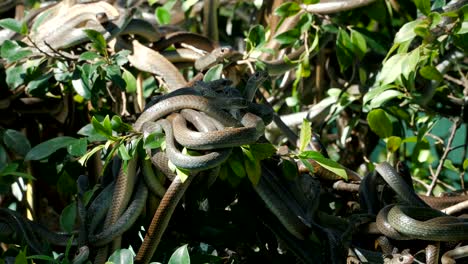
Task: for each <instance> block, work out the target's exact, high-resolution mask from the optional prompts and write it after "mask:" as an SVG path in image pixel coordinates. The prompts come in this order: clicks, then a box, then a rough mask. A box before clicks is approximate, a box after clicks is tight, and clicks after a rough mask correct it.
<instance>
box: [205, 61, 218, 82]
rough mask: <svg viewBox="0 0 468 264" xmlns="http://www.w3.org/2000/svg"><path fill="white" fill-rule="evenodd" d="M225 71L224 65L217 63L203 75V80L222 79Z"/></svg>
mask: <svg viewBox="0 0 468 264" xmlns="http://www.w3.org/2000/svg"><path fill="white" fill-rule="evenodd" d="M222 73H223V65H222V64H217V65H215V66H213V67H211V68H210V69H209V70H208V71H207V72H206V74H205V76H204V77H203V81H205V82H210V81H214V80H218V79H221V74H222Z"/></svg>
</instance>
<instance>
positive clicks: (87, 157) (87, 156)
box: [78, 145, 105, 166]
mask: <svg viewBox="0 0 468 264" xmlns="http://www.w3.org/2000/svg"><path fill="white" fill-rule="evenodd" d="M104 147H105V145H99V146H96V147H94V148H93V149H92V150H91V151H90V152H88V153H86V154H85V155H84V156H83V157H81V158H80V159H79V160H78V163H80V164H81V166H85V165H86V162H88V159H89V158H91V156H93V155H94V154H95V153H96V152H98V151H100V150H101V149H103V148H104Z"/></svg>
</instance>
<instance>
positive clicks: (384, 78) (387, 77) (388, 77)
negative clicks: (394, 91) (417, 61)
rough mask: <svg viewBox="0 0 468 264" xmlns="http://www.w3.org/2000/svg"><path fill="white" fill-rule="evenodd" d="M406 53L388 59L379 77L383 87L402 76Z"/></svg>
mask: <svg viewBox="0 0 468 264" xmlns="http://www.w3.org/2000/svg"><path fill="white" fill-rule="evenodd" d="M406 56H407V54H406V53H403V54H402V53H398V54H395V55H393V56H392V57H390V59H388V60H387V61H386V62H385V63H384V65H383V67H382V70H381V71H380V73H379V75H378V78H377V79H378V80H380V82H381V85H385V84H389V83H392V82H394V81H395V80H396V79H397V78H398V77H400V75H401V71H402V67H403V65H402V63H403V61H404V60H405V58H406Z"/></svg>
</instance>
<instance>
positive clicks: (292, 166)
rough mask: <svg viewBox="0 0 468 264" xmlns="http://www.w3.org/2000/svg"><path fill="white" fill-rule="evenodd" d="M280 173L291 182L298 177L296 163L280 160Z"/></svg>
mask: <svg viewBox="0 0 468 264" xmlns="http://www.w3.org/2000/svg"><path fill="white" fill-rule="evenodd" d="M281 172H282V173H283V175H284V177H285V178H286V179H288V180H293V179H295V178H296V177H297V176H299V172H298V170H297V165H296V163H295V162H294V161H292V160H289V159H281Z"/></svg>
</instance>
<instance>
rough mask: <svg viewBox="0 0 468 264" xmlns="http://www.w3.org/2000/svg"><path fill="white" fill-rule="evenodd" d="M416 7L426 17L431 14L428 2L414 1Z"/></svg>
mask: <svg viewBox="0 0 468 264" xmlns="http://www.w3.org/2000/svg"><path fill="white" fill-rule="evenodd" d="M414 4H415V5H416V7H417V8H418V9H419V11H421V13H423V14H424V15H428V14H429V12H431V1H430V0H414Z"/></svg>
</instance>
